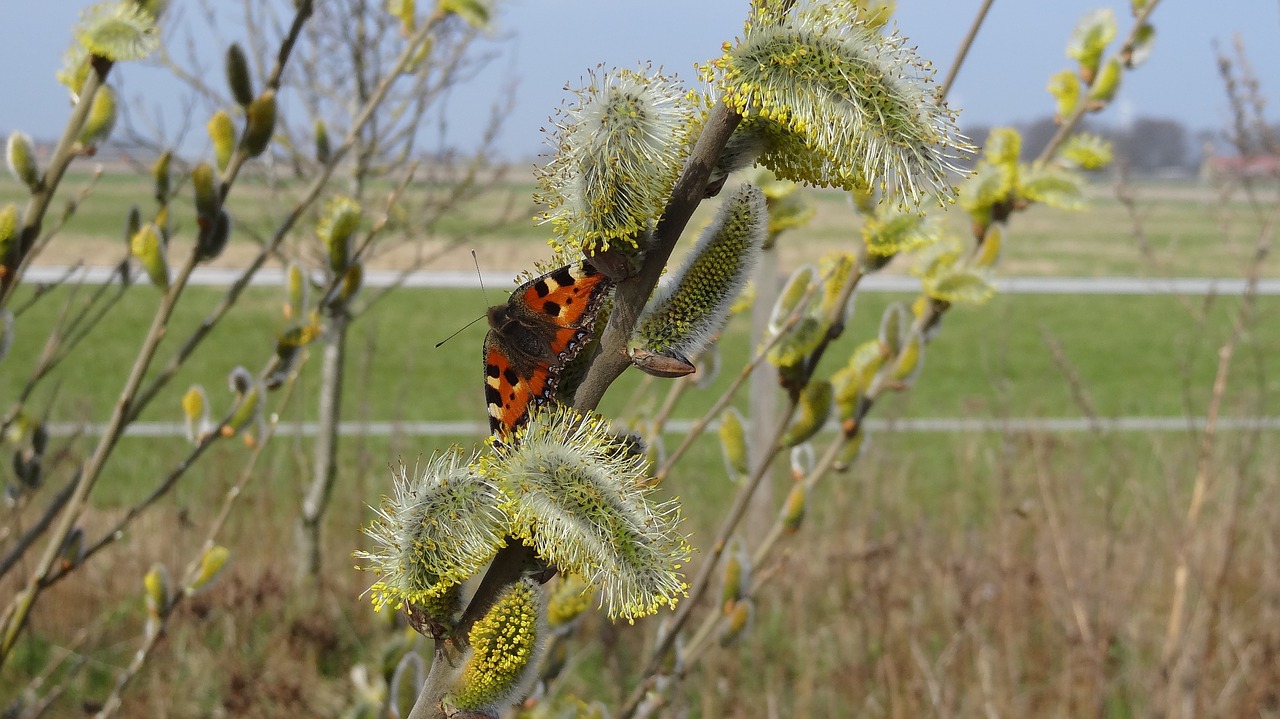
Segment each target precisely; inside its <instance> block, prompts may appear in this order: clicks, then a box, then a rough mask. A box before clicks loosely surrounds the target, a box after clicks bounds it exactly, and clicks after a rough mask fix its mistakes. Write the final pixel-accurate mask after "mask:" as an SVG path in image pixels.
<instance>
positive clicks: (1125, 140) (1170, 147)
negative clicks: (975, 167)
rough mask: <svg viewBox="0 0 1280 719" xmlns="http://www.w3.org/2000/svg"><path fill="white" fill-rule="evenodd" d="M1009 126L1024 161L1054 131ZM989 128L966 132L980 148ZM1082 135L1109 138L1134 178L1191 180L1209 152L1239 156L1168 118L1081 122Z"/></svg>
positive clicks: (1215, 134) (1041, 125) (1051, 125)
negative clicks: (1015, 133) (1019, 137)
mask: <svg viewBox="0 0 1280 719" xmlns="http://www.w3.org/2000/svg"><path fill="white" fill-rule="evenodd" d="M1013 127H1015V128H1017V129H1018V131H1019V132H1021V133H1022V138H1023V141H1022V155H1023V158H1022V159H1023V160H1026V161H1030V160H1032V159H1034V158H1033V155H1034V154H1035V151H1036V148H1039V147H1043V146H1044V145H1045V144H1046V143H1047V142H1048V141H1049V140H1050V138H1052V137H1053V135H1054V133H1055V132H1057V130H1058V125H1057V122H1056V121H1055V120H1054V118H1053V117H1051V116H1045V117H1042V118H1039V119H1036V120H1032V121H1031V122H1024V123H1013ZM990 130H991V127H988V126H984V125H980V126H970V127H966V128H964V132H965V134H966V135H968V136H969V137H970V138H971V139H972V140H973V142H974V143H975V144H979V145H981V144H982V142H984V141H985V140H986V137H987V134H988V132H989V131H990ZM1080 131H1081V132H1089V133H1093V134H1095V135H1100V136H1102V137H1104V138H1106V139H1108V140H1110V141H1111V142H1112V144H1113V146H1114V148H1115V160H1116V164H1115V167H1116V168H1124V169H1125V170H1126V171H1128V172H1131V173H1134V174H1137V175H1178V174H1184V175H1187V176H1190V175H1194V174H1196V173H1197V172H1198V171H1199V169H1200V166H1201V164H1202V163H1203V162H1204V160H1205V157H1206V155H1208V154H1213V155H1235V154H1237V153H1236V150H1235V148H1234V147H1232V146H1230V145H1229V144H1228V143H1227V142H1226V140H1225V138H1224V137H1223V135H1222V133H1221V132H1219V131H1214V130H1206V129H1200V130H1192V129H1189V128H1188V127H1187V126H1186V125H1184V124H1183V123H1182V122H1180V121H1178V120H1175V119H1171V118H1163V117H1139V118H1137V119H1135V120H1134V121H1133V122H1132V123H1129V124H1128V125H1126V126H1124V127H1117V126H1112V125H1106V124H1102V123H1097V122H1093V123H1090V122H1087V121H1086V122H1082V123H1081V127H1080ZM1258 152H1261V150H1259V151H1258Z"/></svg>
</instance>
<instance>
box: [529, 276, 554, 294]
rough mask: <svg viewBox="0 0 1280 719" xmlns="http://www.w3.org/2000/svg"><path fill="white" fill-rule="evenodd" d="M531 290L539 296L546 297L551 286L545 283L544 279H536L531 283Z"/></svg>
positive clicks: (549, 292)
mask: <svg viewBox="0 0 1280 719" xmlns="http://www.w3.org/2000/svg"><path fill="white" fill-rule="evenodd" d="M533 291H534V292H537V293H538V296H539V297H546V296H547V295H549V294H551V287H550V286H549V285H547V281H546V280H538V281H537V282H535V283H533Z"/></svg>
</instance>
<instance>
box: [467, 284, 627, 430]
mask: <svg viewBox="0 0 1280 719" xmlns="http://www.w3.org/2000/svg"><path fill="white" fill-rule="evenodd" d="M611 286H612V282H611V281H610V280H609V278H608V277H606V276H605V275H604V274H602V273H601V272H600V271H599V270H597V269H596V268H595V267H594V266H593V265H592V264H591V263H590V262H588V261H586V260H583V261H581V262H577V263H574V264H571V265H566V266H564V267H561V268H559V269H556V270H552V271H551V272H548V273H546V274H545V275H542V276H540V277H535V278H533V279H532V280H529V281H528V282H526V283H524V284H522V285H520V286H519V287H517V288H516V290H515V291H514V292H512V293H511V297H510V298H509V299H508V300H507V303H506V304H502V305H494V306H493V307H490V308H489V311H488V320H489V327H490V329H489V334H488V335H486V336H485V340H484V375H485V376H484V380H485V400H486V403H487V405H488V411H489V429H490V431H491V432H492V433H493V434H496V435H498V436H502V435H504V434H507V433H509V432H512V431H514V430H515V429H516V428H517V427H519V426H520V425H521V424H523V423H524V421H525V420H526V419H528V416H529V412H530V411H531V410H533V409H534V408H536V407H540V406H542V405H544V404H546V403H548V402H550V401H551V400H552V396H553V394H554V393H555V389H556V384H557V382H558V381H559V378H560V371H561V370H563V369H564V366H565V364H567V363H568V362H570V361H571V360H573V358H574V357H577V356H578V353H579V352H581V351H582V348H583V347H584V346H585V345H586V344H587V343H589V342H590V341H591V339H592V337H593V336H594V334H595V320H596V314H597V313H598V312H599V311H600V306H601V305H602V304H603V303H604V299H605V296H606V295H607V294H608V291H609V288H610V287H611Z"/></svg>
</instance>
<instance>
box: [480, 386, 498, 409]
mask: <svg viewBox="0 0 1280 719" xmlns="http://www.w3.org/2000/svg"><path fill="white" fill-rule="evenodd" d="M484 399H485V401H486V402H487V403H489V404H496V405H499V406H501V405H502V393H501V392H499V391H498V389H497V388H496V387H491V386H489V385H485V386H484Z"/></svg>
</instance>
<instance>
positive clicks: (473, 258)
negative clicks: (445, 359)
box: [436, 250, 489, 349]
mask: <svg viewBox="0 0 1280 719" xmlns="http://www.w3.org/2000/svg"><path fill="white" fill-rule="evenodd" d="M471 261H472V262H474V263H475V265H476V278H477V279H478V280H480V292H481V294H483V295H484V303H485V305H486V306H487V305H488V304H489V294H488V293H487V292H485V291H484V276H483V275H481V274H480V258H478V257H476V251H475V250H471ZM485 316H486V315H480V316H479V317H477V318H475V319H474V320H471V321H470V322H468V323H466V324H465V325H463V326H462V327H461V328H459V329H458V330H457V331H455V332H454V333H453V334H451V335H449V336H448V337H445V338H444V339H442V340H440V341H439V342H437V343H436V349H440V345H442V344H444V343H445V342H448V341H449V340H451V339H453V338H454V337H457V336H458V335H459V334H461V332H462V330H465V329H466V328H468V327H470V326H471V325H473V324H475V323H477V322H479V321H480V320H481V319H483V318H484V317H485Z"/></svg>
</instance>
